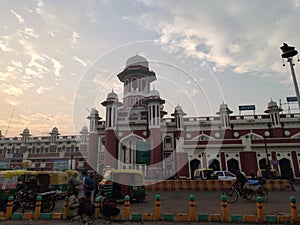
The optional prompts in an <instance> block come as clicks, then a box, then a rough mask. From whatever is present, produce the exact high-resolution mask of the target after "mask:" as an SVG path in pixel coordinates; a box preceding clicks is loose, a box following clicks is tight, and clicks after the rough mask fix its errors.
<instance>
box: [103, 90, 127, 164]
mask: <svg viewBox="0 0 300 225" xmlns="http://www.w3.org/2000/svg"><path fill="white" fill-rule="evenodd" d="M101 104H102V105H103V106H105V107H106V122H105V152H104V165H105V166H106V167H111V168H116V167H117V160H116V159H117V157H118V156H117V152H118V151H117V149H118V148H117V146H118V138H117V135H116V132H117V117H118V107H120V106H122V103H121V102H119V99H118V95H117V94H116V93H114V91H112V92H111V93H109V94H108V95H107V98H106V100H105V101H104V102H102V103H101Z"/></svg>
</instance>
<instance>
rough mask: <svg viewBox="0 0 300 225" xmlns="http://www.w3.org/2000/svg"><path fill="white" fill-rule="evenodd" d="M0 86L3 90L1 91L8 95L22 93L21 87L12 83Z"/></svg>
mask: <svg viewBox="0 0 300 225" xmlns="http://www.w3.org/2000/svg"><path fill="white" fill-rule="evenodd" d="M0 87H1V89H2V90H3V92H4V93H6V94H8V95H14V96H20V95H22V94H23V93H24V92H23V90H22V89H21V88H19V87H16V86H15V85H12V84H2V85H1V86H0Z"/></svg>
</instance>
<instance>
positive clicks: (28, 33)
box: [17, 27, 39, 39]
mask: <svg viewBox="0 0 300 225" xmlns="http://www.w3.org/2000/svg"><path fill="white" fill-rule="evenodd" d="M17 33H18V34H20V35H21V36H24V35H25V36H29V37H33V38H35V39H37V38H38V37H39V35H38V34H35V32H34V29H33V28H29V27H25V28H24V30H18V31H17ZM23 34H24V35H23Z"/></svg>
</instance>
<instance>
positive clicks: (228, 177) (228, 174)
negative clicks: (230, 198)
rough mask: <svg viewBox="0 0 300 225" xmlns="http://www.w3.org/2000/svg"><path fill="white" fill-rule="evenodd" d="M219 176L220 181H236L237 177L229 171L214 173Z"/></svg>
mask: <svg viewBox="0 0 300 225" xmlns="http://www.w3.org/2000/svg"><path fill="white" fill-rule="evenodd" d="M214 174H215V175H217V176H218V180H236V176H235V175H234V174H233V173H231V172H229V171H214Z"/></svg>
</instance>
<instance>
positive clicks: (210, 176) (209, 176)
mask: <svg viewBox="0 0 300 225" xmlns="http://www.w3.org/2000/svg"><path fill="white" fill-rule="evenodd" d="M217 179H218V176H216V175H215V174H214V170H213V169H211V168H202V169H196V170H195V171H194V180H217Z"/></svg>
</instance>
